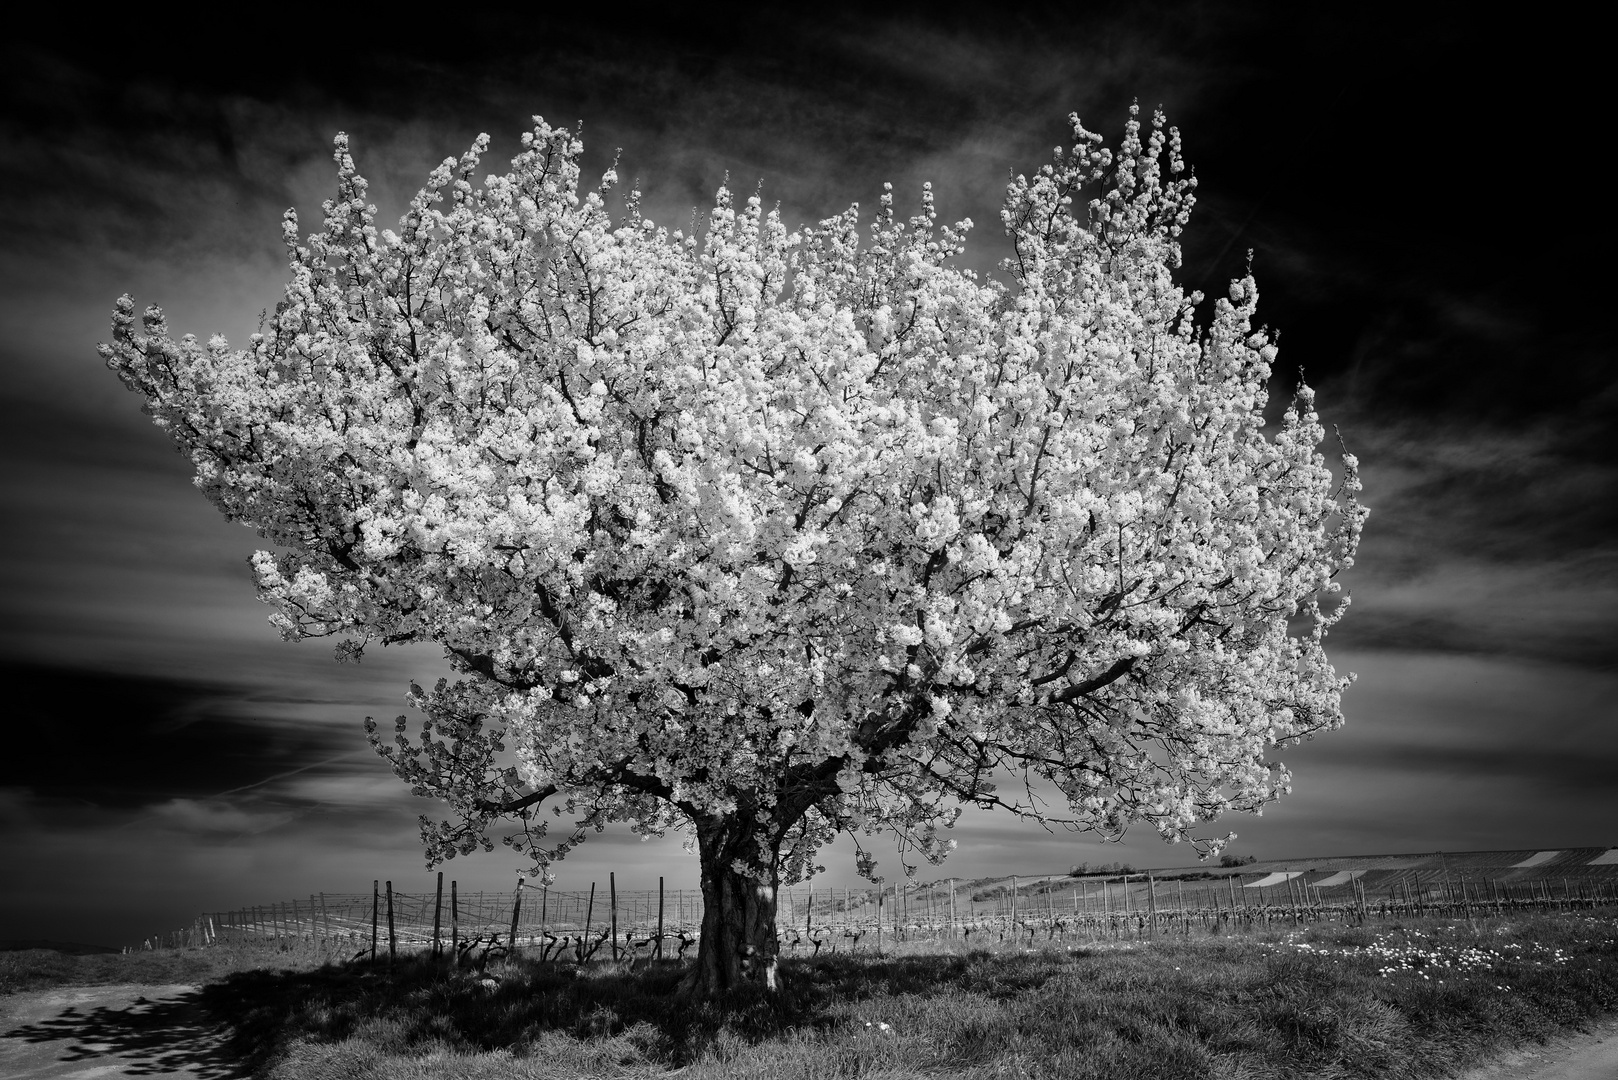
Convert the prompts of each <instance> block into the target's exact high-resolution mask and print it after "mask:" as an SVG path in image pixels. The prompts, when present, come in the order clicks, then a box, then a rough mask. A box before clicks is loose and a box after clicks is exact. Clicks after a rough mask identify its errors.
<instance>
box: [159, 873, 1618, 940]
mask: <svg viewBox="0 0 1618 1080" xmlns="http://www.w3.org/2000/svg"><path fill="white" fill-rule="evenodd" d="M1310 874H1311V872H1308V871H1290V870H1280V871H1271V872H1268V873H1259V874H1256V875H1244V874H1241V873H1239V872H1231V873H1227V874H1222V875H1220V874H1207V873H1203V874H1197V875H1186V874H1183V873H1182V874H1180V875H1177V876H1175V875H1169V876H1159V875H1156V874H1153V873H1151V872H1147V873H1126V874H1113V875H1110V876H1091V877H1077V878H1075V877H1069V876H1057V875H1052V876H1047V877H1034V878H1018V877H1010V878H996V879H977V880H961V879H956V878H947V879H942V880H939V881H934V882H921V883H894V884H892V885H883V886H868V887H863V888H834V887H824V886H822V887H819V888H816V887H814V886H798V887H795V888H791V889H783V890H781V892H780V893H779V895H778V897H777V912H776V925H777V933H778V938H779V941H780V944H781V948H782V950H783V952H785V953H786V954H788V955H792V954H803V955H807V954H811V953H815V954H818V953H819V952H821V951H822V950H823V949H829V950H831V951H864V950H875V949H881V948H882V947H883V945H884V943H887V944H890V945H891V944H895V943H899V942H913V941H936V940H944V939H953V940H958V941H964V942H967V943H970V944H977V943H985V944H986V943H990V942H1000V943H1004V942H1008V941H1009V942H1021V943H1027V944H1034V943H1038V942H1040V941H1071V940H1075V939H1079V940H1089V941H1097V940H1120V939H1126V938H1149V937H1157V936H1170V935H1175V934H1180V935H1189V934H1191V933H1193V932H1194V931H1199V930H1200V931H1204V932H1210V933H1218V932H1227V931H1240V930H1253V929H1258V928H1265V927H1273V926H1277V925H1285V924H1296V925H1301V924H1304V923H1314V922H1321V921H1325V920H1340V921H1344V922H1359V923H1363V922H1366V921H1369V920H1373V919H1408V918H1429V917H1469V918H1470V917H1481V916H1486V915H1500V914H1505V913H1511V912H1528V911H1573V910H1581V909H1587V908H1594V907H1599V906H1605V905H1610V904H1618V865H1615V866H1605V865H1603V866H1600V867H1597V868H1594V869H1593V870H1590V871H1582V872H1568V873H1563V874H1560V875H1556V874H1552V873H1544V872H1535V871H1525V870H1521V869H1518V868H1517V867H1512V866H1507V867H1498V868H1495V867H1486V868H1484V869H1482V870H1477V871H1474V872H1472V873H1451V872H1449V871H1448V870H1447V869H1445V870H1444V871H1442V872H1434V871H1432V870H1430V869H1429V870H1426V871H1423V870H1422V869H1419V868H1396V869H1382V870H1340V871H1337V872H1336V873H1331V874H1327V875H1325V876H1320V875H1319V874H1315V875H1314V876H1315V880H1314V881H1312V882H1311V881H1310V880H1308V877H1309V876H1310ZM1247 876H1252V877H1253V878H1254V879H1253V880H1251V881H1245V880H1243V879H1244V877H1247ZM701 927H702V894H701V892H700V891H699V890H694V889H665V888H663V880H662V879H661V878H659V879H658V888H657V889H655V890H620V889H619V888H618V887H617V875H616V874H615V873H614V874H610V875H608V880H607V882H606V888H605V889H601V888H598V886H597V884H596V883H592V884H591V885H590V887H589V889H588V890H561V889H554V888H551V887H548V886H544V885H532V884H527V883H524V882H522V881H521V880H519V882H518V885H517V887H516V888H515V889H514V890H512V891H510V892H487V891H479V892H462V891H461V890H460V887H459V883H458V882H456V881H453V880H452V881H450V882H448V883H447V884H446V883H445V882H444V880H443V875H442V874H440V875H439V876H438V881H437V883H436V885H435V887H434V888H433V889H432V890H431V891H428V892H405V891H402V890H395V889H394V888H393V883H392V882H391V881H389V882H382V881H376V882H374V883H373V887H372V891H371V892H369V893H315V894H311V895H310V896H308V897H307V898H302V899H293V900H285V901H278V902H275V903H270V904H262V905H253V906H250V907H243V908H238V909H235V910H232V911H222V912H207V913H203V914H201V915H199V916H197V918H196V919H195V920H194V921H193V923H192V925H191V926H189V927H185V928H182V929H179V930H176V931H172V932H169V933H166V934H160V935H156V936H154V937H152V938H148V939H146V941H145V942H143V943H142V946H141V947H142V948H165V947H197V946H206V945H213V944H218V943H221V942H243V943H254V942H277V943H287V942H302V943H307V944H309V945H312V946H316V947H320V948H324V949H326V950H328V951H331V952H334V953H338V954H342V955H351V956H353V957H359V956H362V955H370V956H376V955H378V953H379V952H381V953H385V954H386V955H389V956H392V955H396V954H397V953H399V952H420V951H424V950H433V951H435V952H439V951H445V950H448V951H451V952H455V953H459V954H462V955H466V954H472V955H473V956H474V957H479V956H481V957H482V958H487V956H488V955H489V953H490V952H491V951H492V950H501V951H510V950H511V949H518V950H522V951H524V952H526V953H529V954H530V955H537V956H539V957H541V958H543V959H555V960H571V961H574V962H584V961H586V960H589V959H592V958H595V957H598V956H599V957H608V956H610V957H611V958H613V959H622V958H624V957H630V958H639V957H659V958H664V957H683V956H685V955H686V954H687V952H688V950H689V949H690V948H691V946H692V945H694V944H696V943H697V942H698V941H699V940H700V938H701Z"/></svg>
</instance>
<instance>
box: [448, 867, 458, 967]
mask: <svg viewBox="0 0 1618 1080" xmlns="http://www.w3.org/2000/svg"><path fill="white" fill-rule="evenodd" d="M460 946H461V895H460V888H459V882H457V881H456V879H454V878H450V881H449V956H450V959H451V960H459V959H460Z"/></svg>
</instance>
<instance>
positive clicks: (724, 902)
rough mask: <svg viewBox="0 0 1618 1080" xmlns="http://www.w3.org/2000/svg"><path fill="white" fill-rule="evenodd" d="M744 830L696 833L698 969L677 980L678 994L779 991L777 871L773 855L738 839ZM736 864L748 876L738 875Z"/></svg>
mask: <svg viewBox="0 0 1618 1080" xmlns="http://www.w3.org/2000/svg"><path fill="white" fill-rule="evenodd" d="M744 831H745V827H743V826H739V825H738V824H737V823H735V822H734V821H718V822H713V823H709V824H704V825H701V826H699V827H698V829H697V851H698V857H699V858H700V860H701V863H702V938H701V940H700V941H699V942H698V943H697V962H696V966H695V967H693V968H692V969H691V971H690V972H689V973H688V974H687V975H686V977H685V978H684V979H683V980H682V981H681V984H680V990H681V992H682V993H686V994H690V995H694V996H698V997H715V996H719V995H726V994H733V993H744V994H758V995H772V994H774V993H775V992H776V990H777V989H778V985H779V984H778V982H777V978H776V963H777V956H778V953H779V951H780V944H779V942H778V941H777V939H776V934H775V905H776V890H777V889H778V888H779V886H780V873H779V870H778V868H777V866H776V859H775V857H774V852H765V851H763V850H761V849H760V848H759V846H758V845H757V843H756V842H754V840H753V839H752V837H751V836H738V835H737V834H739V833H743V832H744ZM738 866H740V867H742V868H745V869H747V870H749V871H751V872H752V873H751V874H743V873H738V872H737V868H738ZM753 875H757V876H756V877H755V876H753Z"/></svg>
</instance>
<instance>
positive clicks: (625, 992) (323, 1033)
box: [202, 956, 1060, 1068]
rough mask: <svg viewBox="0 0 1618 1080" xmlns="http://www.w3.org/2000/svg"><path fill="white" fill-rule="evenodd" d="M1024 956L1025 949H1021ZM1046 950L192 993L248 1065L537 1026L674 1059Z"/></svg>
mask: <svg viewBox="0 0 1618 1080" xmlns="http://www.w3.org/2000/svg"><path fill="white" fill-rule="evenodd" d="M1031 959H1032V958H1031ZM1059 966H1060V965H1059V964H1053V963H1052V962H1051V960H1050V959H1049V958H1044V959H1043V960H1039V961H1032V962H1030V963H1028V964H1021V963H1018V962H1017V961H1016V960H1015V959H1012V960H1009V961H1008V960H1007V959H1006V958H995V959H993V960H988V959H987V958H984V959H980V958H978V957H975V956H917V957H894V958H889V959H886V960H879V959H875V958H872V957H868V956H861V957H859V958H857V959H855V958H852V957H851V958H848V959H846V960H845V959H843V958H841V957H831V958H821V959H817V960H814V961H787V962H785V963H784V964H783V969H784V971H783V975H784V978H785V986H786V989H785V991H784V992H783V993H782V994H781V995H780V996H779V998H777V999H773V1000H769V1001H760V1000H757V999H751V1000H729V1001H726V1000H718V1001H689V1000H686V999H681V998H678V997H677V996H676V995H675V987H676V984H677V983H678V981H679V979H680V976H681V975H682V974H683V973H684V971H685V970H686V969H685V968H684V967H682V966H681V965H679V964H678V963H676V962H672V961H671V962H660V963H659V962H654V963H650V964H644V963H643V964H637V965H635V966H634V968H633V969H631V968H629V967H628V965H616V964H603V965H586V966H585V967H583V968H578V967H573V966H571V965H568V966H561V965H552V964H544V963H539V962H530V961H517V962H512V963H509V964H506V965H503V966H498V967H497V966H492V965H491V967H490V968H489V970H488V971H487V972H479V971H477V970H475V969H460V970H457V969H453V968H450V967H447V966H444V965H439V964H434V963H432V962H430V961H427V960H424V959H411V960H400V961H399V962H398V963H397V964H395V965H393V966H391V967H390V966H389V965H387V964H385V963H377V964H374V965H372V964H363V963H358V964H352V965H346V966H338V965H329V966H327V967H323V968H320V969H317V970H312V971H247V972H241V973H238V974H234V975H230V976H228V977H226V978H225V979H223V980H221V981H219V982H216V983H213V984H211V985H209V986H208V987H206V988H204V990H203V991H202V1004H203V1005H204V1007H205V1008H206V1009H207V1010H208V1012H209V1013H210V1014H211V1015H212V1016H214V1017H217V1018H218V1019H219V1020H221V1021H227V1022H228V1023H229V1024H230V1025H231V1027H232V1029H233V1034H232V1036H231V1045H232V1048H233V1049H234V1051H235V1052H236V1053H238V1054H239V1055H240V1056H241V1059H242V1060H243V1061H244V1062H245V1063H246V1064H247V1065H248V1067H250V1068H263V1067H264V1066H266V1065H267V1064H268V1062H269V1058H270V1057H271V1056H273V1055H274V1053H275V1051H276V1048H277V1047H285V1046H287V1045H289V1044H291V1043H292V1042H295V1041H309V1042H317V1043H335V1042H341V1041H343V1040H345V1039H350V1038H359V1039H363V1040H364V1041H365V1042H367V1043H369V1044H371V1045H373V1046H375V1047H377V1048H378V1049H379V1050H383V1051H390V1052H411V1051H419V1050H421V1049H423V1048H428V1047H432V1048H440V1049H453V1050H458V1051H462V1052H478V1051H489V1050H498V1049H512V1050H518V1051H520V1050H521V1048H523V1047H524V1046H525V1045H531V1044H532V1043H533V1042H534V1041H535V1040H536V1039H537V1038H540V1037H542V1036H543V1035H544V1034H546V1033H554V1034H558V1035H563V1036H570V1037H573V1038H577V1039H601V1038H604V1037H605V1038H611V1037H614V1036H619V1035H624V1034H625V1033H628V1035H629V1037H630V1039H631V1040H632V1041H633V1042H634V1043H636V1044H637V1045H638V1048H639V1050H640V1051H641V1052H642V1053H644V1054H645V1055H646V1056H647V1057H649V1058H652V1059H655V1060H658V1061H660V1062H662V1063H663V1064H665V1065H669V1066H678V1065H682V1064H686V1063H689V1062H691V1061H693V1060H695V1059H696V1058H698V1057H699V1056H701V1055H702V1053H703V1052H704V1050H706V1049H707V1048H708V1047H709V1046H711V1045H712V1044H713V1043H714V1041H715V1040H716V1039H721V1038H733V1037H736V1036H740V1037H741V1038H743V1039H746V1040H757V1039H767V1038H770V1037H771V1036H774V1035H779V1034H781V1033H784V1032H788V1031H792V1030H800V1031H803V1030H824V1029H827V1028H830V1027H833V1026H835V1025H836V1024H838V1023H839V1022H840V1021H839V1019H838V1014H839V1013H840V1012H842V1011H845V1010H846V1007H847V1006H848V1004H849V1003H850V1002H857V1001H859V1000H861V999H865V998H869V997H873V996H883V997H888V996H898V995H906V994H911V995H919V996H923V997H925V996H929V995H933V994H940V993H948V992H950V991H952V990H953V991H957V992H959V991H962V990H969V991H976V992H977V993H980V994H984V995H986V996H990V997H1007V998H1009V997H1014V996H1016V995H1018V994H1021V993H1025V992H1027V991H1028V990H1029V989H1031V988H1033V987H1037V986H1038V985H1039V984H1041V983H1043V982H1044V981H1045V980H1047V979H1050V978H1052V977H1054V976H1055V975H1056V974H1057V972H1058V968H1059Z"/></svg>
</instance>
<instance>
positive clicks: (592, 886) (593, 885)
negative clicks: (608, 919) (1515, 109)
mask: <svg viewBox="0 0 1618 1080" xmlns="http://www.w3.org/2000/svg"><path fill="white" fill-rule="evenodd" d="M595 910H596V883H595V882H593V881H592V882H590V906H589V907H587V908H585V909H584V937H583V938H581V939H580V945H579V947H580V948H583V947H584V946H583V943H584V942H585V941H588V940H589V938H590V916H592V915H594V914H595ZM580 959H581V960H582V959H583V957H582V956H581V957H580Z"/></svg>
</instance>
